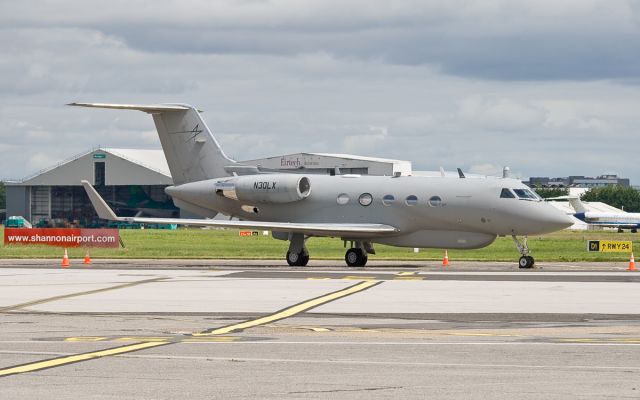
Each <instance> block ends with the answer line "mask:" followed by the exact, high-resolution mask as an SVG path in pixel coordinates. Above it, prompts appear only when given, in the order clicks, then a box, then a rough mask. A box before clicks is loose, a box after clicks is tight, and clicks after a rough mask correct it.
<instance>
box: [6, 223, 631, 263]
mask: <svg viewBox="0 0 640 400" xmlns="http://www.w3.org/2000/svg"><path fill="white" fill-rule="evenodd" d="M0 232H1V233H4V229H3V228H0ZM120 236H121V237H122V240H123V241H124V244H125V246H126V247H125V248H119V249H92V250H91V256H92V257H93V258H151V259H153V258H212V259H216V258H218V259H224V258H229V259H234V258H238V259H283V258H284V255H285V253H286V251H287V247H288V242H284V241H280V240H275V239H273V238H271V236H262V235H260V236H251V237H240V236H238V232H237V231H235V230H217V229H210V230H209V229H178V230H177V231H168V230H153V229H145V230H121V231H120ZM595 239H603V240H604V239H608V240H632V241H634V246H637V245H638V239H640V234H631V233H624V234H619V233H615V232H592V231H590V232H570V231H563V232H557V233H554V234H550V235H545V236H536V237H530V238H529V248H530V249H531V254H532V255H533V256H534V257H535V258H536V260H538V261H625V260H628V259H629V254H627V253H588V252H587V251H586V247H587V244H586V241H587V240H595ZM307 247H308V248H309V252H310V254H311V257H312V258H313V259H336V260H337V259H343V258H344V252H345V249H344V248H343V245H342V241H341V240H339V239H331V238H311V239H309V240H308V241H307ZM375 248H376V251H377V253H378V254H377V255H373V256H370V260H375V259H379V260H441V259H442V256H443V251H442V250H434V249H421V250H420V252H419V253H414V252H413V249H410V248H399V247H391V246H384V245H375ZM69 255H70V257H73V258H81V257H83V256H84V250H83V249H78V248H75V249H74V248H71V249H69ZM61 256H62V249H61V248H59V247H48V246H18V245H12V246H6V245H3V246H1V247H0V258H59V257H61ZM449 258H450V259H452V260H479V261H482V260H487V261H514V260H516V259H517V258H518V253H517V251H516V248H515V246H514V244H513V241H512V240H511V238H498V239H497V240H496V241H495V242H494V243H493V244H492V245H490V246H488V247H486V248H484V249H478V250H450V251H449Z"/></svg>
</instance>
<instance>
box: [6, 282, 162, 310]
mask: <svg viewBox="0 0 640 400" xmlns="http://www.w3.org/2000/svg"><path fill="white" fill-rule="evenodd" d="M166 279H167V278H166V277H162V278H153V279H145V280H142V281H135V282H127V283H123V284H120V285H115V286H109V287H106V288H102V289H94V290H87V291H85V292H76V293H69V294H63V295H60V296H53V297H47V298H44V299H40V300H33V301H29V302H26V303H20V304H14V305H12V306H6V307H0V312H6V311H14V310H19V309H21V308H25V307H31V306H35V305H38V304H43V303H49V302H52V301H57V300H63V299H69V298H71V297H78V296H87V295H90V294H96V293H102V292H107V291H109V290H116V289H124V288H128V287H132V286H137V285H143V284H145V283H152V282H158V281H163V280H166Z"/></svg>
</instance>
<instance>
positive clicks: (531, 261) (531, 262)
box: [527, 256, 536, 268]
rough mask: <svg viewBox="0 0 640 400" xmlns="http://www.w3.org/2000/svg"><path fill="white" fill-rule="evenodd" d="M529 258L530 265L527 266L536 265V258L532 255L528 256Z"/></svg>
mask: <svg viewBox="0 0 640 400" xmlns="http://www.w3.org/2000/svg"><path fill="white" fill-rule="evenodd" d="M527 258H528V259H529V266H528V267H527V268H533V266H534V265H536V260H534V259H533V257H531V256H527Z"/></svg>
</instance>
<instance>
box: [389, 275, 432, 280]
mask: <svg viewBox="0 0 640 400" xmlns="http://www.w3.org/2000/svg"><path fill="white" fill-rule="evenodd" d="M393 280H394V281H421V280H424V278H423V277H421V276H396V277H395V278H394V279H393Z"/></svg>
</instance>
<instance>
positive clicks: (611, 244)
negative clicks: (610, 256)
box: [587, 240, 633, 253]
mask: <svg viewBox="0 0 640 400" xmlns="http://www.w3.org/2000/svg"><path fill="white" fill-rule="evenodd" d="M587 251H596V252H600V253H631V252H632V251H633V242H632V241H630V240H589V242H588V243H587Z"/></svg>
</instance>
